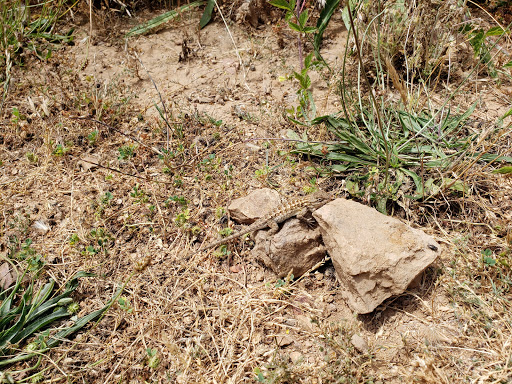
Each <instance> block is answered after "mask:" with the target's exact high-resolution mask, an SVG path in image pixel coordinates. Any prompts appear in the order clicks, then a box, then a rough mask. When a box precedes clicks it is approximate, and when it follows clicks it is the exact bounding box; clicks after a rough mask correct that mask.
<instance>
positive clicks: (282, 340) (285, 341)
mask: <svg viewBox="0 0 512 384" xmlns="http://www.w3.org/2000/svg"><path fill="white" fill-rule="evenodd" d="M276 341H277V345H279V346H280V347H286V346H287V345H290V344H292V343H293V342H294V341H295V340H293V339H292V338H291V337H290V336H287V335H285V336H277V338H276Z"/></svg>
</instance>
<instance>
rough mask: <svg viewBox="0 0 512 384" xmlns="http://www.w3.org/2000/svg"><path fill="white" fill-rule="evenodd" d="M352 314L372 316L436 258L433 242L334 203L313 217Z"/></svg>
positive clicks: (366, 211)
mask: <svg viewBox="0 0 512 384" xmlns="http://www.w3.org/2000/svg"><path fill="white" fill-rule="evenodd" d="M313 217H314V218H315V219H316V221H317V222H318V224H319V225H320V230H321V232H322V237H323V240H324V244H325V245H326V247H327V251H328V253H329V255H330V256H331V258H332V261H333V264H334V267H335V268H336V273H337V275H338V278H339V279H340V281H341V285H342V289H343V292H342V294H343V296H344V298H345V299H346V300H347V304H348V305H349V306H350V308H351V309H352V310H354V311H356V312H357V313H360V314H363V313H369V312H372V311H373V310H374V309H375V308H376V307H377V306H378V305H379V304H381V303H382V302H383V301H384V300H385V299H387V298H388V297H391V296H394V295H397V294H400V293H402V292H404V291H405V290H406V289H407V287H408V286H409V284H410V283H411V282H412V281H413V280H414V279H415V278H416V277H417V276H418V275H419V274H421V273H422V272H423V271H424V270H425V268H427V267H428V266H429V265H430V264H431V263H432V262H433V261H434V260H435V259H436V257H437V256H438V253H439V244H437V243H436V242H435V241H434V239H433V238H432V237H430V236H428V235H427V234H425V233H424V232H423V231H421V230H418V229H414V228H411V227H410V226H408V225H406V224H404V223H402V222H401V221H399V220H397V219H395V218H392V217H388V216H385V215H383V214H381V213H379V212H377V211H376V210H375V209H373V208H370V207H367V206H365V205H362V204H359V203H356V202H354V201H350V200H344V199H337V200H334V201H332V202H331V203H329V204H326V205H324V206H323V207H321V208H320V209H318V210H317V211H315V212H314V213H313Z"/></svg>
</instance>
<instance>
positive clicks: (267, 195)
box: [228, 188, 281, 224]
mask: <svg viewBox="0 0 512 384" xmlns="http://www.w3.org/2000/svg"><path fill="white" fill-rule="evenodd" d="M280 204H281V199H280V197H279V193H278V192H277V191H275V190H273V189H270V188H263V189H258V190H256V191H254V192H251V193H249V194H248V195H247V196H245V197H241V198H239V199H235V200H233V201H232V202H231V204H229V206H228V210H229V214H230V216H231V218H232V219H233V220H235V221H236V222H239V223H242V224H251V223H253V222H254V221H256V220H257V219H259V218H261V217H263V216H265V215H266V214H267V213H269V212H271V211H273V210H275V209H277V208H278V207H279V205H280Z"/></svg>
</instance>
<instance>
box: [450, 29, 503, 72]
mask: <svg viewBox="0 0 512 384" xmlns="http://www.w3.org/2000/svg"><path fill="white" fill-rule="evenodd" d="M460 32H462V33H465V34H466V35H467V36H468V37H469V43H470V44H471V46H472V47H473V51H474V53H475V57H478V58H480V61H481V62H482V63H483V64H485V65H486V66H487V70H488V73H489V75H490V76H491V77H493V78H497V77H498V72H497V70H496V66H495V64H494V61H493V60H492V55H491V51H492V49H493V48H494V46H495V45H496V43H495V42H494V43H492V42H491V43H489V41H488V40H489V38H490V37H492V36H502V35H506V34H510V31H509V30H504V29H503V28H502V27H500V26H497V27H492V28H490V29H488V30H487V31H484V30H483V29H482V28H477V29H474V28H473V27H472V26H471V24H469V23H467V24H465V25H464V26H462V27H461V29H460ZM511 66H512V61H509V62H508V63H506V64H505V65H504V66H503V67H504V68H506V67H511Z"/></svg>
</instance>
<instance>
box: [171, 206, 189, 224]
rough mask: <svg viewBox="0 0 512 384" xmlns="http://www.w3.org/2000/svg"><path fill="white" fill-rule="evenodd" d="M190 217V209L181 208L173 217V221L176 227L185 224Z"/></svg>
mask: <svg viewBox="0 0 512 384" xmlns="http://www.w3.org/2000/svg"><path fill="white" fill-rule="evenodd" d="M189 219H190V211H189V210H188V209H182V211H181V212H180V213H178V214H177V215H176V217H175V218H174V223H175V224H176V225H177V226H178V227H183V226H185V224H186V223H188V220H189Z"/></svg>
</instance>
